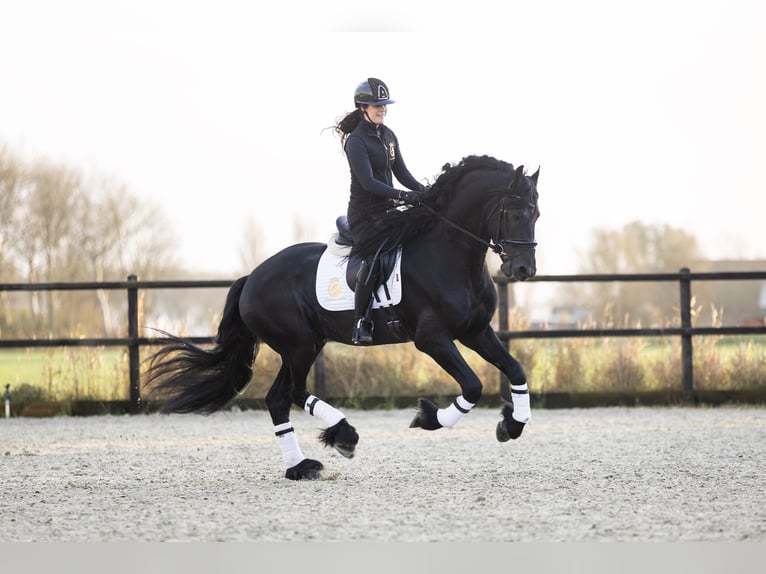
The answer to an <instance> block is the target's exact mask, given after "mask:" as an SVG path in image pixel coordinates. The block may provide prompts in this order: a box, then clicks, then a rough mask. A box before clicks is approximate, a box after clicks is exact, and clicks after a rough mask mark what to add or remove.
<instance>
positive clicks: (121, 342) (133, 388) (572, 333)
mask: <svg viewBox="0 0 766 574" xmlns="http://www.w3.org/2000/svg"><path fill="white" fill-rule="evenodd" d="M494 279H495V282H496V284H497V289H498V336H499V337H500V339H501V340H503V341H505V342H506V344H508V343H509V341H510V340H511V339H543V338H544V339H555V338H559V339H560V338H571V337H654V336H657V337H667V336H678V337H680V338H681V370H682V389H683V393H684V394H685V395H689V394H691V393H692V392H693V391H694V361H693V358H694V356H693V349H694V347H693V344H692V340H693V337H695V336H700V335H764V334H766V324H764V325H760V326H752V327H746V326H739V327H694V326H692V307H691V306H692V282H693V281H745V280H748V281H750V280H766V271H732V272H720V273H707V272H706V273H692V272H691V271H690V270H689V269H687V268H684V269H681V270H680V272H679V273H642V274H593V275H540V276H537V277H533V278H532V279H530V280H529V281H528V282H531V283H543V282H554V283H566V282H630V281H642V282H655V281H665V282H668V281H669V282H676V283H678V285H679V314H680V327H672V328H635V329H624V328H623V329H545V330H519V331H510V330H509V329H508V315H509V297H508V284H509V283H511V281H510V280H508V279H506V278H504V277H495V278H494ZM233 282H234V280H233V279H232V280H193V281H190V280H185V281H139V280H138V278H137V277H136V276H135V275H130V276H128V278H127V281H111V282H110V281H106V282H48V283H0V292H1V291H94V290H112V291H119V290H122V291H125V294H126V297H127V317H126V322H127V337H111V338H109V337H104V338H98V337H94V338H65V337H64V338H46V339H0V348H32V347H101V346H106V347H115V346H116V347H126V348H127V350H128V364H129V369H128V370H129V388H130V393H129V405H130V406H129V412H130V413H132V414H135V413H139V412H141V410H142V401H141V380H140V363H141V359H140V349H141V347H142V346H156V345H162V344H163V343H166V342H168V341H170V339H169V338H167V337H142V336H139V305H138V300H139V298H138V294H139V291H141V290H152V289H198V288H228V287H230V286H231V285H232V283H233ZM186 339H187V340H189V341H191V342H193V343H196V344H207V343H211V342H212V341H213V337H212V336H207V337H187V338H186ZM324 372H325V369H324V360H323V357H322V354H320V356H319V357H318V358H317V362H316V364H315V366H314V386H315V392H316V393H318V394H320V395H321V394H324V393H323V391H324V388H325V383H324Z"/></svg>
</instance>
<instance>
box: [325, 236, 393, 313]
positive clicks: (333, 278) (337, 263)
mask: <svg viewBox="0 0 766 574" xmlns="http://www.w3.org/2000/svg"><path fill="white" fill-rule="evenodd" d="M349 253H350V248H343V247H340V246H338V244H337V243H335V236H333V237H331V238H330V241H329V242H328V244H327V249H325V251H324V253H322V257H320V258H319V265H318V266H317V282H316V295H317V300H318V301H319V304H320V305H321V306H322V307H323V308H324V309H327V310H328V311H349V310H351V309H353V308H354V292H353V291H352V290H351V289H349V288H348V283H346V267H347V263H348V260H347V259H346V258H347V257H348V255H349ZM401 263H402V250H401V248H400V249H399V251H398V252H397V253H396V262H395V264H394V270H393V272H392V273H391V275H390V276H389V277H388V279H387V280H386V283H385V285H381V286H380V287H379V288H378V291H377V293H376V294H375V298H374V300H373V303H372V308H373V309H378V308H380V307H391V306H393V305H398V304H399V303H400V302H401V300H402V275H401V272H400V270H401Z"/></svg>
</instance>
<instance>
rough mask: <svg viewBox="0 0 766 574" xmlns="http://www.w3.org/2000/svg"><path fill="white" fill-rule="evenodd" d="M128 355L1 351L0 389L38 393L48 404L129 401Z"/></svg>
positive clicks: (82, 350) (101, 351)
mask: <svg viewBox="0 0 766 574" xmlns="http://www.w3.org/2000/svg"><path fill="white" fill-rule="evenodd" d="M127 365H128V361H127V351H126V350H123V349H112V348H93V347H68V348H48V349H34V348H33V349H4V350H0V385H2V387H3V390H4V388H5V385H6V384H10V385H11V392H12V394H13V396H14V397H15V398H17V397H18V396H19V395H18V393H19V391H22V392H31V391H30V388H34V389H38V390H39V391H40V392H41V393H42V395H43V396H44V397H45V398H46V399H48V400H72V399H80V400H87V399H93V400H124V399H126V398H127V397H128V394H129V389H128V382H127V372H128V367H127Z"/></svg>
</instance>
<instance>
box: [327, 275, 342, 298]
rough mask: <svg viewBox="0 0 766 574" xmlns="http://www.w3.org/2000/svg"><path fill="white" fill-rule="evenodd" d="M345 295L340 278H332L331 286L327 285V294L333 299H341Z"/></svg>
mask: <svg viewBox="0 0 766 574" xmlns="http://www.w3.org/2000/svg"><path fill="white" fill-rule="evenodd" d="M342 293H343V288H342V287H341V284H340V278H339V277H331V278H330V284H329V285H327V294H328V295H329V296H330V297H332V298H333V299H335V298H337V297H340V296H341V294H342Z"/></svg>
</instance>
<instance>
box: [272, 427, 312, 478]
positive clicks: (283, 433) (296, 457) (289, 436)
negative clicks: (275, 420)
mask: <svg viewBox="0 0 766 574" xmlns="http://www.w3.org/2000/svg"><path fill="white" fill-rule="evenodd" d="M274 434H275V435H277V442H278V443H279V448H280V449H281V450H282V460H283V461H284V463H285V468H292V467H294V466H295V465H296V464H298V463H299V462H300V461H302V460H303V459H304V458H306V457H305V456H303V453H302V452H301V447H299V446H298V438H297V437H296V436H295V431H294V430H293V425H292V423H282V424H281V425H276V426H275V427H274Z"/></svg>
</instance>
